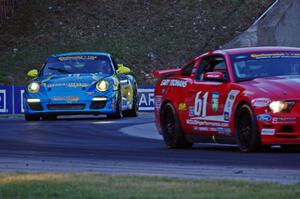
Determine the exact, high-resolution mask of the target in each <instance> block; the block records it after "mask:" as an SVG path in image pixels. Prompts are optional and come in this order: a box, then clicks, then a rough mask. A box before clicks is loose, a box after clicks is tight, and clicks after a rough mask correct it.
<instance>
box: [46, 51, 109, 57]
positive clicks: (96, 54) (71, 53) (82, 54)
mask: <svg viewBox="0 0 300 199" xmlns="http://www.w3.org/2000/svg"><path fill="white" fill-rule="evenodd" d="M88 55H94V56H108V57H111V54H110V53H105V52H69V53H60V54H54V55H51V56H49V57H65V56H88Z"/></svg>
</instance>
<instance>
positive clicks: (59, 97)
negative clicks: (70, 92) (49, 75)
mask: <svg viewBox="0 0 300 199" xmlns="http://www.w3.org/2000/svg"><path fill="white" fill-rule="evenodd" d="M65 99H66V98H65V96H54V97H53V98H52V100H53V101H64V100H65Z"/></svg>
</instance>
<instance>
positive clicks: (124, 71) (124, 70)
mask: <svg viewBox="0 0 300 199" xmlns="http://www.w3.org/2000/svg"><path fill="white" fill-rule="evenodd" d="M130 72H131V70H130V68H128V67H126V66H124V65H123V64H118V70H117V74H129V73H130Z"/></svg>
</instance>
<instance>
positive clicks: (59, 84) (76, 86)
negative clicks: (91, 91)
mask: <svg viewBox="0 0 300 199" xmlns="http://www.w3.org/2000/svg"><path fill="white" fill-rule="evenodd" d="M88 86H89V84H85V83H57V84H47V87H48V88H53V87H71V88H78V87H88Z"/></svg>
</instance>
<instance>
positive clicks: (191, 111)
mask: <svg viewBox="0 0 300 199" xmlns="http://www.w3.org/2000/svg"><path fill="white" fill-rule="evenodd" d="M189 116H190V117H194V116H195V111H194V107H193V106H190V107H189Z"/></svg>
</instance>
